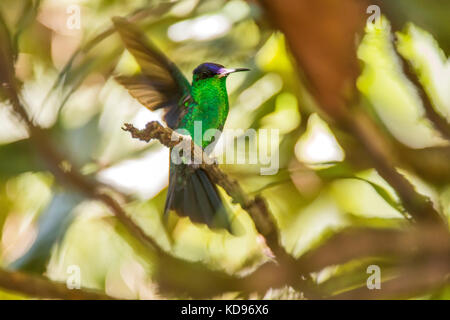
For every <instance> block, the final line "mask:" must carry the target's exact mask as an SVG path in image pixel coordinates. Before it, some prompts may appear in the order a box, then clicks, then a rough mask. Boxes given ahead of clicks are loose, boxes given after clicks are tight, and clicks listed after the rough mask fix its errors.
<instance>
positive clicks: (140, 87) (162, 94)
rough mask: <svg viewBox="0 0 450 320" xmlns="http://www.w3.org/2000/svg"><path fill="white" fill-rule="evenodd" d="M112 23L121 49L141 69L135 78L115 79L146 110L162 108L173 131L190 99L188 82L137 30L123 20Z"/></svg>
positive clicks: (165, 118)
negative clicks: (121, 46) (128, 53)
mask: <svg viewBox="0 0 450 320" xmlns="http://www.w3.org/2000/svg"><path fill="white" fill-rule="evenodd" d="M112 20H113V23H114V26H115V28H116V30H117V32H118V33H119V35H120V37H121V38H122V41H123V42H124V44H125V47H126V48H127V49H128V51H129V52H130V53H131V54H132V55H133V56H134V57H135V59H136V61H137V62H138V64H139V66H140V67H141V70H142V73H141V74H139V75H136V76H131V77H128V76H118V77H116V80H117V81H118V82H119V83H120V84H122V85H123V86H124V87H125V88H126V89H127V90H128V91H129V92H130V94H131V95H132V96H133V97H134V98H136V99H137V100H138V101H139V102H140V103H142V104H143V105H144V106H145V107H147V108H148V109H150V110H156V109H160V108H165V109H166V110H167V112H166V114H165V116H164V120H165V121H166V122H167V125H168V126H169V127H171V128H175V127H176V125H177V124H178V122H179V120H180V119H181V117H182V116H183V114H185V112H186V111H187V110H186V109H187V108H186V107H185V105H186V102H189V101H190V100H191V99H192V98H191V86H190V84H189V82H188V81H187V79H186V78H185V77H184V75H183V74H182V73H181V71H180V70H179V69H178V68H177V66H176V65H175V64H174V63H173V62H172V61H170V60H169V59H168V58H167V57H166V56H165V55H164V54H163V53H162V52H161V51H159V50H158V49H157V48H156V47H155V46H154V45H153V44H152V43H151V42H150V40H149V39H148V38H147V37H146V36H145V35H144V34H143V33H142V32H141V31H140V30H139V29H138V28H136V27H135V26H134V25H133V24H131V23H129V22H128V21H127V20H126V19H124V18H120V17H114V18H113V19H112Z"/></svg>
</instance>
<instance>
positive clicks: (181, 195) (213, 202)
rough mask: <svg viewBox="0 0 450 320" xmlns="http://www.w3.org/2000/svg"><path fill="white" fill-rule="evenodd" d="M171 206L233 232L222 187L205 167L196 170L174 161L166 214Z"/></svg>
mask: <svg viewBox="0 0 450 320" xmlns="http://www.w3.org/2000/svg"><path fill="white" fill-rule="evenodd" d="M170 210H174V211H175V212H176V213H177V214H178V215H180V216H183V217H186V216H187V217H189V218H190V219H191V221H193V222H197V223H204V224H206V225H208V226H209V227H210V228H220V229H227V230H228V231H230V232H231V230H230V221H229V217H228V213H227V210H226V209H225V206H224V203H223V201H222V199H221V197H220V195H219V191H218V190H217V187H216V186H215V185H214V183H213V182H211V180H210V178H209V176H208V174H207V173H206V172H205V171H204V170H202V169H195V170H192V169H191V168H189V167H188V166H186V165H183V164H181V165H174V164H172V163H171V165H170V176H169V189H168V192H167V198H166V206H165V209H164V215H165V217H167V214H168V213H169V211H170Z"/></svg>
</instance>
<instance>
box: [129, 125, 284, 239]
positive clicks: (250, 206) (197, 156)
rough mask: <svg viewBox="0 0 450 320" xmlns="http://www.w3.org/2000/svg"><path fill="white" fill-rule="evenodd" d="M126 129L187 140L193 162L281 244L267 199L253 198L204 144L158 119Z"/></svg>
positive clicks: (165, 140)
mask: <svg viewBox="0 0 450 320" xmlns="http://www.w3.org/2000/svg"><path fill="white" fill-rule="evenodd" d="M123 130H125V131H128V132H130V133H131V136H132V137H133V138H136V139H139V140H142V141H146V142H149V141H150V140H152V139H157V140H158V141H159V142H160V143H162V144H163V145H165V146H166V147H168V148H173V147H175V146H177V145H178V144H179V143H186V144H188V145H189V148H190V150H191V153H192V158H193V163H195V164H198V166H199V167H200V168H202V169H203V170H205V171H206V172H207V174H208V176H209V177H210V178H211V180H212V181H213V182H214V183H215V184H217V185H219V186H220V187H222V188H223V189H224V190H225V192H226V193H227V194H228V195H229V196H230V197H231V198H232V199H233V201H234V202H235V203H238V204H239V205H240V206H241V207H242V209H244V210H246V211H247V212H248V213H249V214H250V216H251V218H252V219H253V221H254V223H255V226H256V229H257V230H258V232H259V233H261V234H262V235H263V236H265V237H266V238H268V239H270V245H271V246H273V247H277V246H278V231H277V226H276V222H275V221H274V219H273V216H272V215H271V214H270V212H269V210H268V208H267V205H266V202H265V201H264V199H263V198H261V197H255V198H251V197H249V196H248V195H247V194H246V193H245V192H244V191H243V190H242V188H241V186H240V185H239V183H238V182H237V181H236V180H233V179H231V178H230V177H229V176H228V175H226V174H225V173H223V171H221V170H220V169H219V167H218V165H217V164H216V163H214V161H213V160H212V159H211V158H209V157H208V156H207V155H206V154H205V153H203V150H202V148H201V147H199V146H197V145H196V144H194V143H193V141H192V140H191V139H190V137H187V136H183V135H181V134H179V133H177V132H176V131H173V130H172V129H170V128H167V127H163V126H162V125H161V124H160V123H159V122H157V121H152V122H149V123H147V125H146V127H145V129H143V130H139V129H137V128H135V127H134V126H133V125H131V124H128V123H127V124H125V125H124V127H123Z"/></svg>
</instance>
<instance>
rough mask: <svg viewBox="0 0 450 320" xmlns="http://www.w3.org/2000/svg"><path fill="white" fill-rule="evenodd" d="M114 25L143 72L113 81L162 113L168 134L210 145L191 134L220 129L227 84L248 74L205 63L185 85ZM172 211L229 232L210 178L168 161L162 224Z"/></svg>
mask: <svg viewBox="0 0 450 320" xmlns="http://www.w3.org/2000/svg"><path fill="white" fill-rule="evenodd" d="M112 20H113V23H114V27H115V29H116V31H117V32H118V34H119V35H120V38H121V39H122V41H123V43H124V45H125V47H126V49H127V50H128V51H129V52H130V53H131V54H132V55H133V56H134V58H135V59H136V61H137V63H138V64H139V66H140V69H141V72H140V73H139V74H137V75H134V76H117V77H116V80H117V82H118V83H120V84H121V85H123V86H124V87H125V88H126V89H127V90H128V92H129V93H130V94H131V96H133V97H134V98H135V99H137V100H138V101H139V102H140V103H141V104H142V105H144V106H145V107H147V108H148V109H150V110H152V111H154V110H158V109H163V110H164V117H163V119H164V121H165V122H166V124H167V126H168V127H169V128H172V129H174V130H177V129H183V130H185V132H187V133H188V134H189V135H190V136H191V138H193V141H194V143H195V144H197V145H199V146H200V147H202V148H203V149H205V148H206V147H207V146H208V145H210V144H211V143H213V142H214V141H213V140H214V138H217V137H212V138H211V139H197V138H198V137H195V134H194V132H195V129H194V128H195V126H196V125H198V124H199V122H200V124H201V131H202V137H203V134H204V133H205V132H206V131H207V130H209V129H217V130H222V129H223V127H224V124H225V121H226V119H227V116H228V110H229V104H228V93H227V89H226V79H227V77H228V75H230V74H232V73H235V72H241V71H249V69H247V68H237V69H228V68H225V67H224V66H223V65H221V64H217V63H212V62H205V63H202V64H200V65H199V66H198V67H197V68H195V69H194V71H193V77H192V83H189V81H188V80H187V79H186V77H185V76H184V75H183V73H182V72H181V71H180V69H179V68H178V67H177V66H176V65H175V64H174V63H173V62H172V61H171V60H170V59H169V58H168V57H167V56H166V55H165V54H164V53H162V52H161V51H160V50H159V49H158V48H157V47H156V46H155V45H154V44H153V43H152V42H151V41H150V39H148V38H147V37H146V36H145V35H144V34H143V33H142V32H141V31H140V30H139V29H138V28H137V27H136V26H135V25H133V24H131V23H130V22H128V21H127V20H126V19H124V18H120V17H115V18H113V19H112ZM171 210H173V211H175V212H176V213H177V214H178V215H179V216H182V217H186V216H187V217H189V218H190V220H191V221H192V222H195V223H201V224H206V225H208V227H210V228H223V229H227V230H228V231H230V232H231V226H230V218H229V215H228V212H227V211H228V210H226V208H225V205H224V201H223V199H222V198H221V196H220V193H219V191H218V189H217V186H216V185H215V184H214V183H213V182H212V181H211V179H210V177H209V176H208V173H207V172H206V171H204V170H203V169H201V168H194V167H192V166H189V165H188V164H184V163H181V164H175V163H174V162H173V161H172V159H171V160H170V164H169V186H168V189H167V196H166V203H165V208H164V217H166V220H167V216H168V213H169V212H170V211H171Z"/></svg>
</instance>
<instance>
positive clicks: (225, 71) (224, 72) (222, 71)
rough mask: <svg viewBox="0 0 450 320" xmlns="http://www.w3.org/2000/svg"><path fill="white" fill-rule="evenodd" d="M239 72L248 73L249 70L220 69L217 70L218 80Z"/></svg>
mask: <svg viewBox="0 0 450 320" xmlns="http://www.w3.org/2000/svg"><path fill="white" fill-rule="evenodd" d="M241 71H250V69H247V68H236V69H227V68H222V69H220V70H219V78H223V77H226V76H228V75H229V74H230V73H234V72H241Z"/></svg>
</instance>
